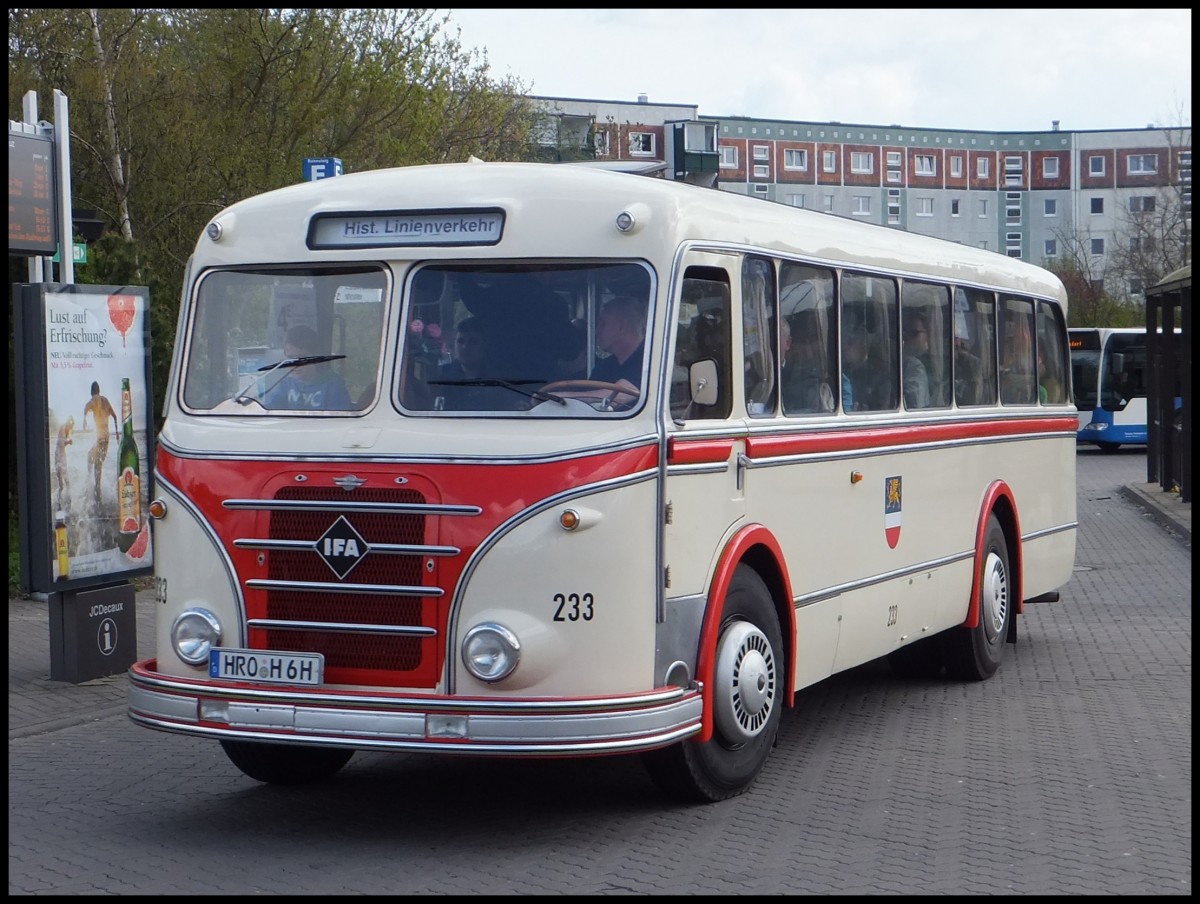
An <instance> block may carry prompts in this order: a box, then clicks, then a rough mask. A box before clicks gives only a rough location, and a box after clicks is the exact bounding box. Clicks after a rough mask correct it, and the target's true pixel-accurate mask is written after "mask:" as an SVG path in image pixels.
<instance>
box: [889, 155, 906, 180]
mask: <svg viewBox="0 0 1200 904" xmlns="http://www.w3.org/2000/svg"><path fill="white" fill-rule="evenodd" d="M902 162H903V158H902V157H901V155H900V152H899V151H888V152H887V180H888V182H899V181H900V179H901V175H900V167H901V164H902Z"/></svg>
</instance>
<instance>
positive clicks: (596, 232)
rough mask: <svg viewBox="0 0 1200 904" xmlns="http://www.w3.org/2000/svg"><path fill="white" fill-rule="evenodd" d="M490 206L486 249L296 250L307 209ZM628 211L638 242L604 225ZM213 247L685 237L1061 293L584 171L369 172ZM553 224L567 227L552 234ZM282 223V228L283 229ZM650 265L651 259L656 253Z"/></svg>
mask: <svg viewBox="0 0 1200 904" xmlns="http://www.w3.org/2000/svg"><path fill="white" fill-rule="evenodd" d="M488 208H491V209H495V208H499V209H502V210H503V211H504V212H505V222H504V233H503V237H502V239H501V240H500V241H499V242H498V243H495V244H489V245H487V246H486V247H480V246H474V247H471V246H463V245H457V246H444V247H436V246H430V245H423V246H421V247H419V248H418V247H411V246H407V247H397V248H378V247H375V248H364V247H363V246H361V245H358V246H355V247H349V246H348V247H347V248H346V249H333V250H322V251H319V252H313V251H312V250H310V249H309V248H308V246H307V244H306V239H307V230H308V225H309V223H310V221H311V219H312V217H313V216H314V215H316V214H326V215H328V214H331V213H335V212H346V213H358V214H365V213H370V212H400V211H438V212H449V213H453V212H456V211H459V210H463V209H471V210H476V209H488ZM625 210H631V211H633V212H634V213H635V214H636V215H637V218H638V220H639V229H638V230H635V232H637V233H638V234H640V235H641V236H644V237H646V238H649V239H651V241H650V242H643V241H630V239H631V238H633V234H632V233H630V234H621V233H619V232H618V230H617V229H616V227H615V225H614V224H615V220H616V216H617V214H619V213H621V212H622V211H625ZM213 222H216V223H218V224H220V225H221V228H222V236H221V238H220V239H219V240H218V241H213V240H211V239H209V238H208V237H207V236H206V235H204V234H202V235H201V237H200V240H199V242H198V243H197V246H196V252H197V262H198V263H200V264H201V265H204V266H210V265H220V264H239V263H241V264H244V263H265V262H274V261H287V262H296V261H304V260H312V259H313V258H314V255H316V256H317V257H318V259H326V260H339V261H341V260H347V259H358V260H362V259H363V258H364V257H372V258H380V259H383V258H396V257H403V258H408V259H411V258H413V257H415V256H417V255H419V256H421V257H422V258H448V257H453V258H458V259H462V258H472V257H478V256H480V254H485V255H486V256H487V257H489V258H492V259H495V258H497V257H500V258H522V257H555V256H559V255H562V256H570V257H579V256H580V252H581V249H587V252H586V253H587V254H588V255H589V256H593V255H594V256H601V257H607V256H640V257H650V256H651V253H652V252H653V251H654V250H655V249H657V250H659V251H662V250H663V249H668V250H667V252H666V253H669V254H670V255H671V257H673V256H674V254H675V251H676V249H677V248H678V247H679V246H680V245H681V244H683V243H685V242H696V243H701V244H723V245H732V246H742V247H744V248H760V249H764V250H768V251H774V252H778V253H782V254H787V255H795V256H798V257H803V258H805V259H808V260H812V261H818V262H827V263H830V264H834V265H843V264H844V265H847V266H859V267H867V268H870V267H878V268H881V269H886V270H890V271H899V272H901V273H908V274H911V275H917V276H921V275H923V276H928V277H936V278H939V279H943V280H949V281H953V282H957V283H963V284H969V285H980V286H989V287H994V288H1001V289H1010V290H1012V291H1017V292H1024V293H1028V294H1032V295H1037V296H1040V297H1043V298H1052V299H1055V300H1056V301H1058V302H1059V303H1060V304H1061V305H1062V306H1063V307H1064V310H1065V307H1066V301H1067V299H1066V291H1065V289H1064V288H1063V285H1062V283H1061V282H1060V281H1059V279H1058V278H1057V277H1056V276H1055V275H1054V274H1052V273H1050V272H1049V271H1048V270H1045V269H1043V268H1041V267H1037V266H1035V265H1033V264H1029V263H1025V262H1023V261H1020V260H1018V259H1015V258H1011V257H1007V256H1006V255H1003V254H999V253H997V252H993V251H985V250H982V249H979V248H973V247H971V246H968V245H962V244H958V243H955V242H950V241H947V240H944V239H938V238H933V237H930V236H922V235H917V234H915V233H909V232H905V231H903V230H900V229H894V228H891V227H886V226H881V225H878V224H872V223H864V222H861V221H858V220H852V219H849V218H846V217H840V216H835V215H832V214H827V213H822V212H818V211H812V210H804V209H800V208H795V207H790V206H787V205H783V204H777V203H773V202H770V201H764V200H762V199H758V198H751V197H747V196H745V195H740V194H735V193H732V192H726V191H721V190H720V189H715V188H705V187H700V186H696V185H690V184H687V183H683V182H676V181H672V180H668V179H656V178H648V177H646V176H642V175H635V174H631V173H627V172H613V171H610V170H606V169H603V168H597V167H581V166H570V165H566V164H549V163H484V162H467V163H449V164H431V165H424V166H410V167H398V168H393V169H380V170H371V171H367V172H362V173H351V174H346V175H341V176H334V177H331V178H327V179H322V180H319V181H316V182H307V183H301V184H298V185H293V186H289V187H286V188H281V189H276V190H274V191H270V192H265V193H263V194H260V195H256V196H254V197H251V198H247V199H245V200H243V201H240V202H238V203H236V204H234V205H232V206H230V207H229V208H227V209H226V210H224V211H222V212H221V213H220V214H218V215H217V216H216V217H214V218H213ZM562 223H566V224H569V225H570V227H571V228H570V229H563V228H562V226H561V225H559V224H562ZM289 225H290V226H293V227H294V228H288V227H289ZM657 262H658V263H659V264H660V265H661V264H662V263H663V262H662V261H661V260H658V261H657Z"/></svg>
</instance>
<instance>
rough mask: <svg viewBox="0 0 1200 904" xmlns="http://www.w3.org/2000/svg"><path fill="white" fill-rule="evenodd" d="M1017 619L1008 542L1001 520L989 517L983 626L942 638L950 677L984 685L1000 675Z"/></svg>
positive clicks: (982, 591)
mask: <svg viewBox="0 0 1200 904" xmlns="http://www.w3.org/2000/svg"><path fill="white" fill-rule="evenodd" d="M1013 618H1014V615H1013V598H1012V572H1011V571H1010V568H1009V558H1008V541H1007V540H1005V538H1004V529H1003V528H1002V527H1001V526H1000V520H999V519H998V518H997V517H996V516H995V515H994V514H993V515H988V524H987V533H986V534H985V535H984V543H983V566H982V568H981V570H980V574H979V623H978V624H977V625H976V626H975V627H974V628H962V627H959V628H951V629H950V630H949V631H947V632H946V633H944V634H943V635H942V639H943V645H942V655H943V657H944V660H945V663H946V673H947V674H948V675H949V676H950V677H951V678H957V679H959V680H961V681H983V680H985V679H987V678H991V677H992V675H994V674H996V670H997V669H998V668H1000V657H1001V654H1002V653H1003V652H1004V644H1005V643H1006V642H1007V640H1008V626H1009V622H1010V621H1011V620H1012V619H1013Z"/></svg>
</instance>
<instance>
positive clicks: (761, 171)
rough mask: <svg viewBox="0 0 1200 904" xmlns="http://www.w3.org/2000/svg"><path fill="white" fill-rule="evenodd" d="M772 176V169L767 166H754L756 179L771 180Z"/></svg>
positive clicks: (761, 164)
mask: <svg viewBox="0 0 1200 904" xmlns="http://www.w3.org/2000/svg"><path fill="white" fill-rule="evenodd" d="M770 175H771V167H769V166H767V165H766V164H765V163H756V164H754V178H755V179H766V178H769V177H770Z"/></svg>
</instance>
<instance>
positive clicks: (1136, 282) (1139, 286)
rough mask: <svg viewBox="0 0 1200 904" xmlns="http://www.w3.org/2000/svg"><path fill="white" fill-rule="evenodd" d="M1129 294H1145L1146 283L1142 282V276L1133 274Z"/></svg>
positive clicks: (1130, 279)
mask: <svg viewBox="0 0 1200 904" xmlns="http://www.w3.org/2000/svg"><path fill="white" fill-rule="evenodd" d="M1129 294H1130V295H1144V294H1145V285H1144V284H1143V283H1142V280H1141V278H1140V277H1137V276H1131V277H1130V278H1129Z"/></svg>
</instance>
